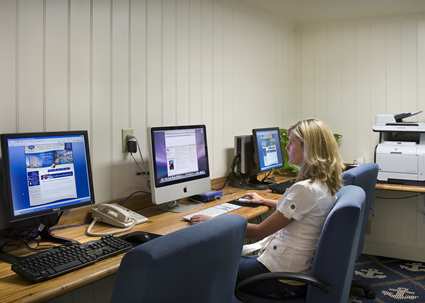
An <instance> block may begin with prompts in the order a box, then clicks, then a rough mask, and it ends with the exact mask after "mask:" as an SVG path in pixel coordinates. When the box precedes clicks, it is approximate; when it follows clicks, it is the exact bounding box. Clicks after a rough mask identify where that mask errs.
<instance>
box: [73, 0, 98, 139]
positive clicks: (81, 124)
mask: <svg viewBox="0 0 425 303" xmlns="http://www.w3.org/2000/svg"><path fill="white" fill-rule="evenodd" d="M69 10H70V12H69V101H70V104H69V106H70V108H69V120H70V121H69V124H70V129H86V130H88V131H89V136H90V139H92V138H93V136H92V132H91V117H92V103H91V91H92V82H91V71H92V69H91V60H92V52H91V46H92V5H91V2H90V1H87V0H72V1H70V8H69ZM90 141H91V140H90Z"/></svg>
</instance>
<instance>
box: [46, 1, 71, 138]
mask: <svg viewBox="0 0 425 303" xmlns="http://www.w3.org/2000/svg"><path fill="white" fill-rule="evenodd" d="M45 19H46V21H45V22H46V25H45V35H46V37H45V50H44V53H45V59H44V61H45V84H44V85H45V102H46V130H49V131H53V130H66V129H68V127H69V121H68V118H69V114H68V113H69V112H68V110H69V102H70V100H69V94H68V93H69V87H68V83H69V82H68V76H69V74H68V70H69V64H68V55H69V54H68V50H69V48H68V38H69V36H68V29H69V26H68V25H69V24H68V0H46V17H45Z"/></svg>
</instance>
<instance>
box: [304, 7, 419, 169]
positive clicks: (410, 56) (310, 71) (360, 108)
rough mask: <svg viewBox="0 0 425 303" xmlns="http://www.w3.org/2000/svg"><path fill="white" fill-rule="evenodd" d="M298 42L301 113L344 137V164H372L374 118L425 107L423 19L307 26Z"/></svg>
mask: <svg viewBox="0 0 425 303" xmlns="http://www.w3.org/2000/svg"><path fill="white" fill-rule="evenodd" d="M297 38H298V42H297V43H298V44H297V45H298V48H297V49H298V50H299V54H300V57H299V61H298V62H299V76H298V79H299V81H297V83H298V84H297V91H298V99H299V101H300V102H299V111H300V112H301V113H302V114H301V115H302V116H303V117H308V116H316V117H319V118H321V119H324V120H326V121H328V122H329V124H330V125H331V126H332V127H333V128H334V129H335V131H337V132H340V133H341V134H342V135H343V136H344V138H343V145H342V151H343V156H344V159H345V160H346V161H352V160H355V159H358V158H363V159H365V160H367V161H373V152H374V147H375V145H376V144H377V142H378V135H377V134H376V133H373V132H372V125H373V122H374V117H375V114H377V113H400V112H412V111H416V110H420V109H425V16H424V15H409V16H405V17H391V18H380V19H378V18H375V19H360V20H353V21H347V22H330V23H323V24H308V25H304V26H303V27H300V28H298V35H297ZM424 117H425V116H424V115H422V116H419V119H420V120H422V121H423V120H424Z"/></svg>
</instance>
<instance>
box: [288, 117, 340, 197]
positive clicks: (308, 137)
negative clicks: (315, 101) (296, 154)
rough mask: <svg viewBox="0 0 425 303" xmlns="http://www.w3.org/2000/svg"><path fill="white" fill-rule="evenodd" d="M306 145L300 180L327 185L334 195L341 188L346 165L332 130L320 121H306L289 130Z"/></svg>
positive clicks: (299, 175)
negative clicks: (342, 174)
mask: <svg viewBox="0 0 425 303" xmlns="http://www.w3.org/2000/svg"><path fill="white" fill-rule="evenodd" d="M288 133H289V134H293V135H295V136H296V137H297V138H298V139H299V140H300V141H301V143H302V144H303V145H304V163H303V165H302V167H301V168H300V172H299V174H298V180H305V179H310V180H311V181H312V182H314V181H316V180H317V181H321V182H323V183H325V184H326V185H327V187H328V189H329V191H330V192H331V194H332V195H335V193H336V192H337V191H338V190H339V189H340V188H341V186H342V179H341V173H342V170H343V169H344V164H343V162H342V160H341V155H340V153H339V147H338V144H337V142H336V140H335V137H334V135H333V133H332V131H331V130H330V128H329V127H328V126H327V125H326V124H325V123H323V122H322V121H320V120H317V119H306V120H301V121H299V122H297V123H296V124H295V125H293V126H292V127H290V128H289V131H288Z"/></svg>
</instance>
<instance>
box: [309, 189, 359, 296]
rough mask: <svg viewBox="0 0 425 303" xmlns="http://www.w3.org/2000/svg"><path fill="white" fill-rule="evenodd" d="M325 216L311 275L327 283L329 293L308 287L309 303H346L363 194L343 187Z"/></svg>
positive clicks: (357, 243) (357, 239)
mask: <svg viewBox="0 0 425 303" xmlns="http://www.w3.org/2000/svg"><path fill="white" fill-rule="evenodd" d="M337 197H338V198H337V201H336V203H335V206H334V208H333V209H332V210H331V212H330V213H329V215H328V216H327V218H326V220H325V223H324V225H323V229H322V233H321V235H320V239H319V243H318V246H317V250H316V254H315V257H314V260H313V266H312V275H313V276H314V277H316V278H317V279H319V280H321V281H323V282H325V283H327V284H328V285H329V286H330V291H329V292H324V291H322V290H320V289H318V288H315V287H311V286H309V287H308V288H307V297H306V302H308V303H313V302H314V303H342V302H344V303H346V302H348V298H349V290H350V286H351V280H352V277H353V272H354V264H355V258H356V251H357V249H358V245H359V239H360V229H361V224H360V223H361V220H362V216H363V215H364V204H365V193H364V191H363V190H362V189H361V188H360V187H357V186H353V185H349V186H344V187H343V188H341V190H340V191H339V192H338V195H337Z"/></svg>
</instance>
